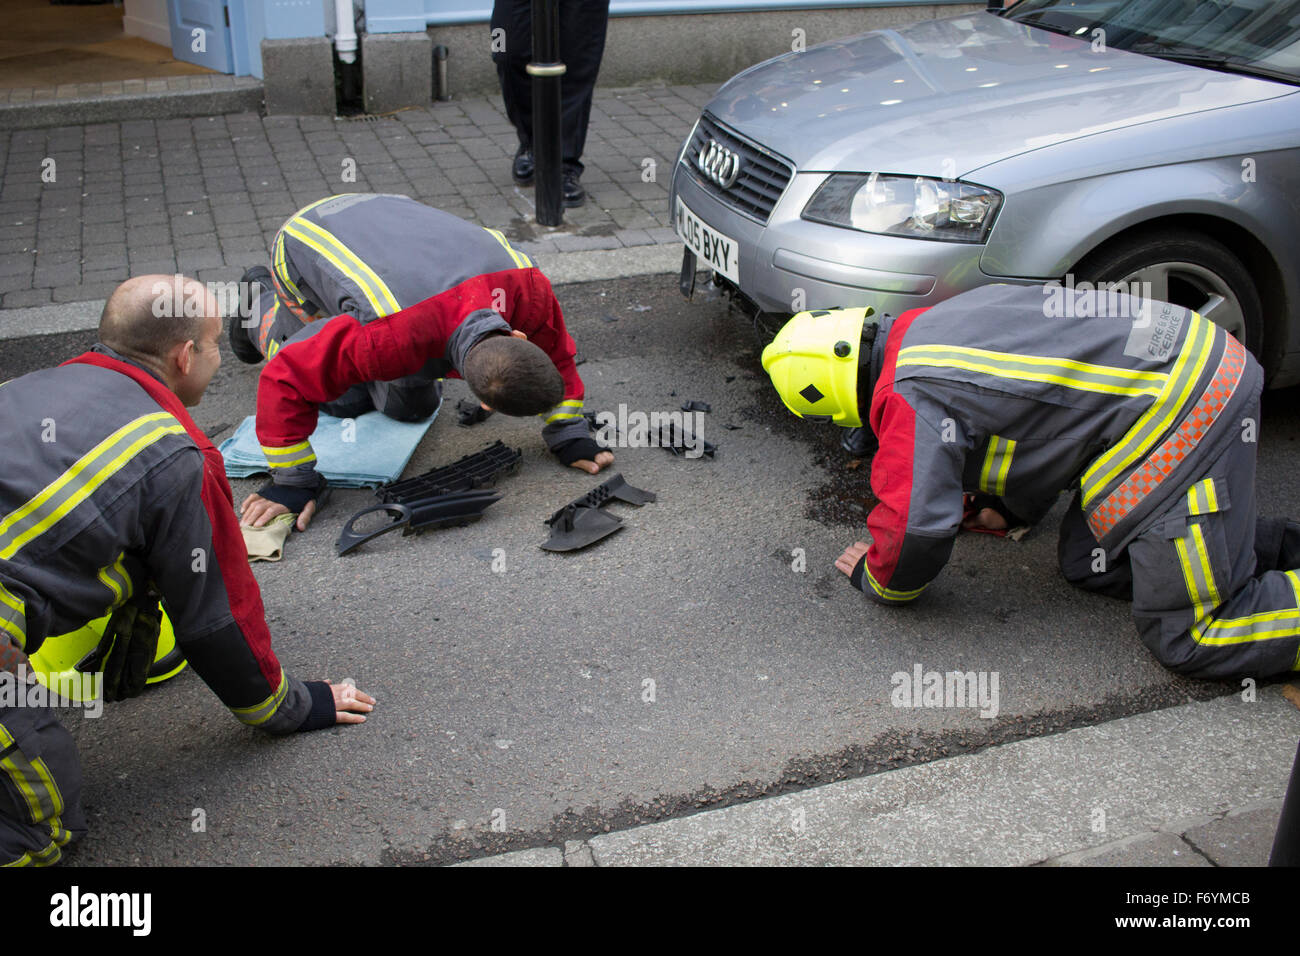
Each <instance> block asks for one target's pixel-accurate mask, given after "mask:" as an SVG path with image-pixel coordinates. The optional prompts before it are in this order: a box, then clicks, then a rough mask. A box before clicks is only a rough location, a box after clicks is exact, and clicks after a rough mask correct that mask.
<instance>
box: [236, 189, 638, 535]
mask: <svg viewBox="0 0 1300 956" xmlns="http://www.w3.org/2000/svg"><path fill="white" fill-rule="evenodd" d="M272 264H273V266H274V274H271V273H269V272H268V271H267V270H266V269H264V268H257V267H255V268H253V269H250V270H249V271H248V272H246V273H245V274H244V281H245V283H246V284H247V285H250V286H251V285H252V284H254V283H258V284H260V285H261V286H262V287H263V289H264V290H265V291H263V292H262V293H261V294H260V295H259V297H258V299H257V301H256V303H255V304H254V305H253V307H252V311H253V314H254V316H256V317H257V318H256V321H255V322H254V323H252V324H250V323H247V322H245V321H244V320H242V319H240V318H238V317H235V318H232V319H231V321H230V344H231V347H232V348H233V349H234V352H235V355H236V356H238V357H239V358H240V359H241V360H242V361H244V362H249V363H256V362H260V361H262V359H263V357H264V356H265V357H266V358H267V359H269V361H268V363H267V366H266V368H265V369H263V370H262V375H261V381H260V383H259V386H258V394H257V436H258V440H259V442H260V443H261V445H262V451H263V453H264V454H265V455H266V459H267V462H268V464H269V465H270V468H271V475H272V481H271V482H270V483H268V484H267V485H266V486H265V487H263V488H262V489H261V491H260V492H259V493H258V494H256V495H252V496H250V497H249V498H248V499H247V500H246V501H245V502H244V503H243V507H242V512H243V520H244V522H245V523H246V524H251V525H254V526H257V527H260V526H261V525H263V524H265V523H266V522H267V521H269V520H270V519H271V518H273V517H275V516H276V515H279V514H285V513H287V512H298V513H299V518H298V527H299V528H300V529H305V528H306V526H307V523H308V522H309V521H310V520H311V516H312V513H313V512H314V510H315V504H314V502H315V499H316V497H317V496H318V495H319V493H320V491H321V490H322V489H323V488H324V481H323V479H322V478H321V476H320V475H319V473H318V472H317V471H316V468H315V465H316V455H315V452H314V451H313V450H312V447H311V442H310V441H309V439H310V437H311V433H312V431H313V430H314V429H315V427H316V417H317V409H318V408H319V409H320V410H321V411H324V412H325V413H327V414H330V415H335V416H337V417H339V418H350V417H354V416H356V415H360V414H362V413H364V412H368V411H370V410H372V409H378V410H379V411H381V412H383V413H384V414H386V415H388V416H389V417H390V418H396V419H398V420H401V421H418V420H423V419H425V418H427V417H428V416H429V415H431V414H433V412H434V411H435V410H436V409H437V408H438V405H439V403H440V401H441V400H442V382H441V379H442V378H444V377H447V376H456V377H460V376H463V377H464V378H465V379H466V381H467V383H468V384H469V386H470V388H471V389H472V390H473V391H474V394H475V395H476V396H477V397H478V398H479V399H480V401H481V403H482V404H483V407H484V408H485V409H487V408H491V409H495V410H497V411H500V412H503V413H504V414H507V415H521V416H523V415H540V416H541V417H542V419H543V422H544V427H543V428H542V437H543V439H544V440H545V441H546V445H547V447H548V448H549V449H550V450H551V452H552V453H553V454H554V455H555V457H556V458H557V459H559V461H560V462H561V463H562V464H565V465H571V466H573V467H575V468H580V469H582V470H584V471H587V472H590V473H591V474H595V473H597V472H599V471H600V470H601V469H602V468H605V467H606V466H608V465H610V464H612V463H613V461H614V455H613V453H612V452H610V451H608V450H605V449H602V448H601V447H600V446H599V445H598V444H597V443H596V441H595V439H594V438H593V437H592V436H591V430H590V428H589V426H588V424H587V421H586V419H585V418H584V417H583V413H582V401H583V392H584V389H583V384H582V379H581V378H580V377H579V375H578V372H577V365H576V361H575V356H576V351H577V350H576V347H575V346H574V342H573V338H572V336H570V335H569V333H568V331H567V329H566V328H565V326H564V315H563V313H562V312H561V310H560V304H559V302H557V301H556V299H555V293H554V292H553V291H552V290H551V284H550V282H548V281H547V279H546V276H544V275H542V273H541V270H539V269H538V268H537V267H536V266H534V265H533V263H532V261H531V260H530V259H529V258H528V256H526V255H524V254H523V253H522V252H518V251H517V250H515V249H512V248H511V247H510V244H509V243H508V242H507V241H506V239H505V237H504V236H503V235H502V234H501V233H499V232H497V231H495V230H492V229H484V228H481V227H479V226H476V225H474V224H473V223H469V222H466V221H465V220H463V219H459V218H457V217H456V216H453V215H451V214H450V213H446V212H442V211H441V210H438V209H433V208H431V207H429V206H426V205H424V204H423V203H420V202H417V201H415V200H414V199H409V198H407V197H406V196H391V195H381V194H369V193H354V194H344V195H340V196H329V197H326V198H325V199H322V200H319V201H317V202H314V203H312V204H311V205H310V206H307V207H306V208H305V209H302V210H301V211H299V212H298V213H296V214H295V215H294V216H293V217H292V218H290V219H289V221H288V222H286V223H285V224H284V226H283V227H282V228H281V229H280V232H279V234H278V235H277V236H276V238H275V243H274V247H273V261H272Z"/></svg>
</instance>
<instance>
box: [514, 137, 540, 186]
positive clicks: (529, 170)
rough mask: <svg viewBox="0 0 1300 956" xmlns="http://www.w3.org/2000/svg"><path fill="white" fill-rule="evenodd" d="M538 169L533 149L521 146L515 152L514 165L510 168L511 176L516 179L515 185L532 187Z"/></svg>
mask: <svg viewBox="0 0 1300 956" xmlns="http://www.w3.org/2000/svg"><path fill="white" fill-rule="evenodd" d="M536 168H537V166H536V163H534V162H533V148H532V147H531V146H524V145H523V144H520V146H519V148H518V149H517V150H515V161H514V164H513V165H512V166H511V167H510V176H511V177H512V178H513V179H514V181H515V185H516V186H531V185H532V184H533V173H534V172H535V171H536Z"/></svg>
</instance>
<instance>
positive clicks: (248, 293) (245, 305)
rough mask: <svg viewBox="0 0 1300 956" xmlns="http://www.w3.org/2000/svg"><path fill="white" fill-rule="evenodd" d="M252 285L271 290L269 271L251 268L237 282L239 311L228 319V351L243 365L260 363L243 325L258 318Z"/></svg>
mask: <svg viewBox="0 0 1300 956" xmlns="http://www.w3.org/2000/svg"><path fill="white" fill-rule="evenodd" d="M253 283H257V284H258V285H260V286H261V287H262V288H263V289H270V288H272V285H271V272H270V270H269V269H267V268H266V267H265V266H253V267H252V268H251V269H248V270H246V271H245V272H244V274H243V276H242V277H241V278H240V280H239V311H238V312H236V313H235V314H234V315H232V316H231V317H230V323H229V325H228V330H229V336H230V350H231V351H232V352H234V353H235V358H237V359H239V360H240V361H241V362H243V363H244V364H245V365H256V364H257V363H258V362H260V361H262V353H261V352H260V351H258V348H257V346H256V345H254V344H253V340H252V339H250V338H249V337H248V329H249V327H248V326H245V325H244V323H245V322H246V321H254V322H256V320H257V319H258V318H260V316H258V314H257V302H258V298H257V297H256V296H254V295H253Z"/></svg>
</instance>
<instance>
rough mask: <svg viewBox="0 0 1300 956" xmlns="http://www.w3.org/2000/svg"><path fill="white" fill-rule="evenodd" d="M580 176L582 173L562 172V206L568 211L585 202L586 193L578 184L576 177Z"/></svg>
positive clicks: (574, 171) (574, 170)
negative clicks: (567, 208) (566, 207)
mask: <svg viewBox="0 0 1300 956" xmlns="http://www.w3.org/2000/svg"><path fill="white" fill-rule="evenodd" d="M581 175H582V173H580V172H578V171H577V170H576V169H566V170H565V171H564V205H566V206H568V207H569V208H570V209H572V208H573V207H574V206H581V205H582V204H583V203H584V202H586V201H587V191H586V190H585V189H583V188H582V183H580V182H578V177H579V176H581Z"/></svg>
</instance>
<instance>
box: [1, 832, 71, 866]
mask: <svg viewBox="0 0 1300 956" xmlns="http://www.w3.org/2000/svg"><path fill="white" fill-rule="evenodd" d="M59 833H60V834H62V836H63V839H62V840H57V839H56V840H51V841H50V843H49V845H48V846H46V847H45V849H43V850H37V851H36V852H34V853H33V852H32V851H30V850H29V851H27V852H25V853H24V854H23V855H22V856H20V857H19V858H18V859H16V860H10V861H9V862H8V863H0V867H8V866H14V867H17V866H53V865H54V864H55V863H58V862H59V860H61V859H63V850H62V849H61V847H62V846H63V844H65V843H67V842H68V840H70V839H72V834H71V833H70V832H69V831H67V830H64V829H62V828H60V830H59Z"/></svg>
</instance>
